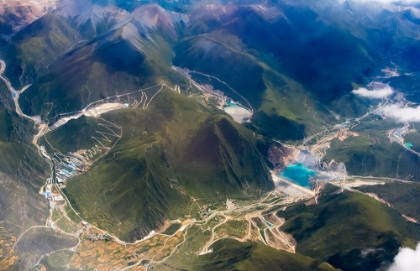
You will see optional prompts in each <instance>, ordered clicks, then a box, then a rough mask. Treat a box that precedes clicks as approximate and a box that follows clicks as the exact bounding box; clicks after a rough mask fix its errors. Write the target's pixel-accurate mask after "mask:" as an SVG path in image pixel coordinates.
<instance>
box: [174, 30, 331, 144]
mask: <svg viewBox="0 0 420 271" xmlns="http://www.w3.org/2000/svg"><path fill="white" fill-rule="evenodd" d="M174 50H175V52H176V57H175V58H174V64H175V65H176V66H181V67H187V68H189V69H191V70H196V71H200V72H202V73H205V74H209V75H213V76H216V77H217V78H219V79H220V80H222V81H225V82H226V83H227V84H229V85H230V86H231V87H232V88H233V89H234V90H235V91H237V92H239V93H240V94H241V95H242V96H243V97H244V98H245V99H246V100H247V101H248V102H249V103H250V104H251V106H252V107H253V109H254V112H255V115H254V117H253V124H254V126H255V127H254V129H256V130H257V131H258V132H259V133H261V134H265V135H268V136H274V137H277V138H280V139H282V140H289V139H300V138H302V137H303V136H304V135H305V134H308V133H312V132H314V131H316V130H317V129H319V127H320V124H322V122H323V121H324V120H326V119H328V118H329V117H328V113H327V112H326V110H325V108H324V107H323V106H322V105H320V104H319V103H317V102H316V101H315V99H314V98H313V96H312V95H311V94H310V93H308V92H306V91H305V90H304V89H303V87H302V86H301V85H300V84H299V83H297V82H295V81H293V80H291V79H290V78H288V77H286V76H284V75H282V74H279V73H278V72H276V71H274V70H272V69H271V68H270V67H269V66H267V65H266V64H265V63H263V62H262V61H260V60H259V58H262V57H263V56H258V57H255V56H254V55H252V54H251V53H250V52H247V50H246V48H243V45H242V44H241V43H240V41H239V40H238V39H237V38H235V37H233V36H229V35H222V34H220V33H213V34H212V35H207V34H206V35H199V36H196V37H193V38H188V39H185V40H182V41H181V42H179V43H178V44H177V45H176V46H175V49H174ZM254 53H255V52H254ZM201 79H202V80H203V79H204V78H201ZM201 83H213V85H215V86H216V88H217V84H214V82H206V81H203V82H201ZM221 90H222V91H223V92H225V93H226V94H227V95H229V96H230V97H232V98H233V99H234V100H237V101H239V102H240V103H242V104H244V105H246V106H248V105H247V102H246V101H245V100H244V99H243V98H242V97H240V96H238V95H237V94H236V93H234V92H233V91H231V90H229V89H228V88H225V89H221ZM305 100H306V103H307V105H308V107H311V109H312V112H310V110H308V109H307V110H301V109H302V108H301V107H302V103H303V101H305ZM315 112H317V117H316V118H314V114H315ZM273 124H274V125H273Z"/></svg>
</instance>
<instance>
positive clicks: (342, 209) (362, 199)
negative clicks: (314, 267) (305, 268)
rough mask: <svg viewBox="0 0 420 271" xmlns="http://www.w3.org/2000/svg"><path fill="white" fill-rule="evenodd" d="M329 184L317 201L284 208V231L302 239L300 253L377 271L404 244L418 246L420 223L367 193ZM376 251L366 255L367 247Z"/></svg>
mask: <svg viewBox="0 0 420 271" xmlns="http://www.w3.org/2000/svg"><path fill="white" fill-rule="evenodd" d="M336 190H338V188H337V187H334V186H331V185H328V186H327V188H326V189H325V190H324V191H323V194H322V195H321V196H320V197H319V199H318V204H317V205H312V206H305V205H303V204H297V205H296V206H294V207H291V208H288V209H287V210H286V211H280V212H279V213H278V215H279V216H280V217H284V218H286V223H285V224H284V225H283V226H282V227H281V229H282V230H284V231H286V232H288V233H290V234H292V235H293V237H294V238H295V239H296V240H297V242H298V246H297V252H299V253H302V254H304V255H307V256H310V257H314V258H316V259H320V260H325V261H327V262H329V263H331V264H332V265H333V266H335V267H337V268H341V269H343V270H375V269H377V268H378V267H379V266H380V264H381V263H382V262H385V261H388V262H389V261H392V259H393V257H394V256H395V254H396V253H398V249H399V247H400V246H409V247H414V246H415V245H416V244H417V242H418V241H419V240H420V227H419V226H418V225H416V224H413V223H410V222H407V221H406V220H405V219H404V218H403V217H402V216H401V214H400V213H399V212H398V211H396V210H394V209H392V208H390V207H388V206H387V205H385V204H382V203H380V202H378V201H376V200H375V199H373V198H370V197H368V196H366V195H363V194H360V193H356V192H349V191H344V192H342V193H340V194H334V193H332V192H334V191H336ZM367 249H374V250H373V251H371V253H367V254H366V255H363V251H367Z"/></svg>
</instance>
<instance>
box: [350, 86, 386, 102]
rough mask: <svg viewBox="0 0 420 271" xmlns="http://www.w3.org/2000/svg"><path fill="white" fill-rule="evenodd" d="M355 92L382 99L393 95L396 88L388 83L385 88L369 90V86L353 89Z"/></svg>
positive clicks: (363, 95)
mask: <svg viewBox="0 0 420 271" xmlns="http://www.w3.org/2000/svg"><path fill="white" fill-rule="evenodd" d="M353 93H354V94H356V95H359V96H362V97H366V98H371V99H381V98H385V97H388V96H389V95H392V94H393V93H394V90H393V89H392V88H391V87H390V86H388V85H387V86H384V87H383V88H377V89H374V90H368V89H367V88H359V89H355V90H353Z"/></svg>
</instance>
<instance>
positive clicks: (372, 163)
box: [323, 117, 420, 181]
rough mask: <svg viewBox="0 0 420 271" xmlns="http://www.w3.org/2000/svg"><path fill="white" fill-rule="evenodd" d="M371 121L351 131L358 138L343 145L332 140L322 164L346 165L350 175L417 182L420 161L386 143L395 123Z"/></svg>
mask: <svg viewBox="0 0 420 271" xmlns="http://www.w3.org/2000/svg"><path fill="white" fill-rule="evenodd" d="M372 118H373V119H372V120H370V121H366V122H365V123H363V124H361V125H359V126H356V127H355V128H354V129H353V131H354V132H356V133H358V135H359V136H357V137H350V138H347V139H346V140H345V141H343V142H341V141H339V140H338V139H335V140H333V141H332V143H331V147H330V148H329V149H327V152H326V155H325V156H324V158H323V160H324V161H325V162H327V163H328V162H330V161H331V160H335V161H337V162H343V163H345V165H346V169H347V172H348V173H349V175H363V176H378V177H389V178H398V179H404V178H410V179H411V180H413V181H420V167H419V163H420V157H419V156H418V155H416V154H414V153H412V152H410V151H408V150H407V149H406V148H405V147H403V146H401V145H399V144H398V143H395V142H393V143H390V142H389V141H390V140H389V138H388V132H389V130H390V129H395V123H394V122H393V121H390V120H378V119H377V117H372ZM414 135H415V133H414ZM407 142H409V141H407ZM416 145H417V144H416Z"/></svg>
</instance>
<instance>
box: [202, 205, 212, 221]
mask: <svg viewBox="0 0 420 271" xmlns="http://www.w3.org/2000/svg"><path fill="white" fill-rule="evenodd" d="M212 213H213V212H212V211H211V209H210V208H209V207H206V206H205V207H203V208H201V210H200V212H199V214H200V216H201V217H202V218H206V217H209V216H211V214H212Z"/></svg>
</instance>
